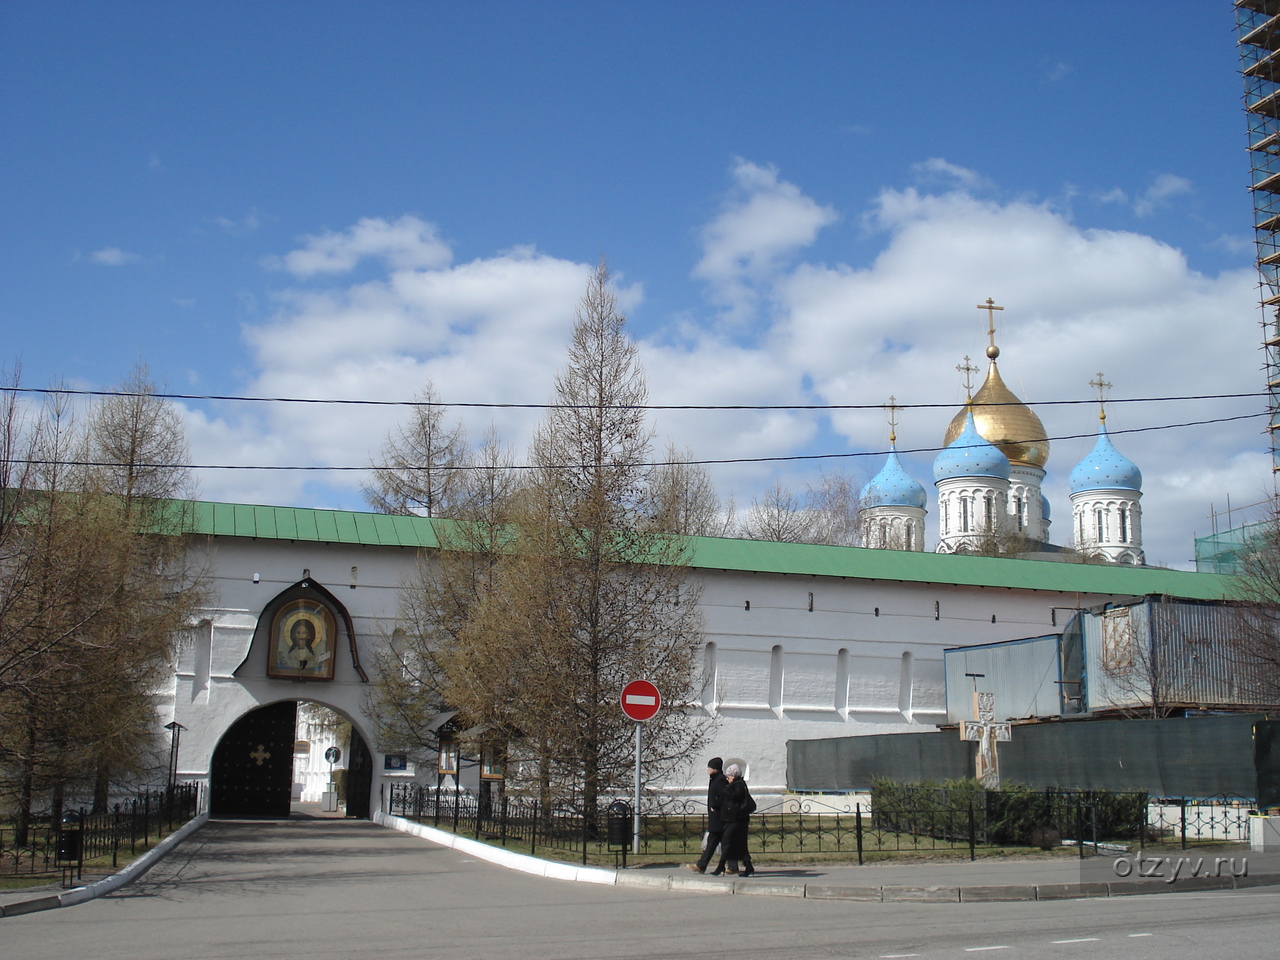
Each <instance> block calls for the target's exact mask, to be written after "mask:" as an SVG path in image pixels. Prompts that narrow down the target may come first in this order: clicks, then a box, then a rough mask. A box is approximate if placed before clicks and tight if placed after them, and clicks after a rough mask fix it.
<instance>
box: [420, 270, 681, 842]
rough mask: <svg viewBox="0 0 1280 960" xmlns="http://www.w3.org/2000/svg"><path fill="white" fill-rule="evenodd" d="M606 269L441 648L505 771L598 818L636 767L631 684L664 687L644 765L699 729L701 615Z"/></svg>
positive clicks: (662, 766) (455, 696) (463, 703)
mask: <svg viewBox="0 0 1280 960" xmlns="http://www.w3.org/2000/svg"><path fill="white" fill-rule="evenodd" d="M609 280H610V278H609V273H608V270H607V269H606V268H605V266H604V265H603V264H601V265H600V266H599V267H598V268H597V270H596V271H595V273H594V274H593V275H592V277H591V279H590V280H589V282H588V284H587V292H586V295H585V296H584V297H583V299H582V301H581V302H580V305H579V309H578V313H577V318H576V323H575V326H574V331H573V336H572V341H571V343H570V347H569V358H568V363H567V365H566V367H565V368H564V370H563V371H562V372H561V374H560V375H559V376H558V377H557V379H556V387H555V400H556V405H555V406H554V407H553V408H552V409H551V410H550V411H549V413H548V414H547V418H546V420H545V421H544V423H543V424H542V426H541V427H540V428H539V429H538V431H537V434H536V435H535V438H534V441H533V445H532V450H531V454H530V461H531V464H532V467H533V470H532V477H531V478H530V480H529V482H528V483H527V484H526V485H525V487H524V488H523V489H522V490H521V491H520V492H519V493H518V495H516V496H515V497H513V498H512V501H511V507H510V509H509V511H508V514H507V516H508V521H507V523H506V525H505V527H504V534H503V536H504V538H505V539H504V542H503V543H501V545H500V548H499V549H498V551H497V552H496V554H495V556H494V560H495V562H494V563H493V564H492V565H491V566H489V567H486V568H485V571H484V577H485V579H484V580H483V589H480V590H476V591H474V593H473V597H472V599H471V601H470V602H469V604H468V605H467V607H466V610H465V612H464V613H463V614H462V615H461V616H460V617H459V618H458V619H457V620H456V621H454V622H456V623H457V624H458V629H457V631H456V636H455V637H453V638H451V639H452V640H453V642H452V643H450V644H448V645H446V646H445V647H444V648H443V649H442V651H441V653H440V657H441V662H442V663H443V665H444V672H445V689H444V691H443V693H444V696H445V699H446V701H447V702H448V703H450V704H452V705H453V706H454V707H456V708H458V709H459V710H460V711H461V712H462V714H463V715H464V716H465V717H466V718H467V721H468V722H469V723H471V724H474V725H476V726H482V727H485V728H487V729H488V730H489V731H490V734H489V735H490V736H494V735H497V734H500V735H501V736H503V737H506V738H507V739H508V743H509V748H508V749H509V755H510V757H511V759H512V760H513V761H515V763H514V764H513V766H512V768H511V773H512V774H513V775H514V777H515V778H517V779H519V778H524V779H526V780H527V781H529V782H531V783H536V785H537V786H538V788H539V790H540V792H541V793H542V796H543V797H544V799H546V798H548V797H549V796H550V795H551V794H552V792H556V793H558V794H561V795H564V794H565V793H566V791H567V792H568V795H572V796H575V797H576V798H578V799H579V800H580V801H581V803H582V806H583V810H584V814H585V815H586V816H587V817H588V818H589V819H592V820H593V819H594V817H595V816H596V812H597V805H598V801H599V797H600V796H601V792H602V791H604V790H607V789H609V788H611V787H613V786H620V785H621V784H622V783H623V782H625V778H626V776H627V771H628V769H629V765H630V764H629V759H628V758H629V754H630V749H631V746H630V745H631V742H632V735H633V725H632V724H631V722H630V721H628V720H626V718H625V717H624V715H623V714H622V712H621V710H620V709H619V706H618V695H619V692H620V690H621V688H622V687H623V686H624V685H625V683H626V682H627V681H629V680H632V679H635V678H636V677H647V678H648V679H650V680H652V681H653V682H655V683H656V684H657V685H658V687H659V689H661V690H662V691H663V694H664V697H666V698H667V701H666V704H667V705H666V708H665V709H664V710H663V711H662V712H661V713H660V714H659V716H658V717H657V718H655V719H654V720H653V721H650V722H649V723H648V724H647V725H646V730H645V733H646V736H645V742H646V750H647V753H648V760H647V763H648V764H649V767H648V769H649V770H650V772H651V774H653V775H659V774H660V773H662V772H663V771H665V770H667V769H670V767H671V766H672V765H673V764H674V763H676V762H678V761H680V760H682V759H683V758H684V757H686V756H687V755H688V751H689V750H691V749H696V748H697V747H698V745H699V744H700V742H701V740H702V738H703V737H704V736H705V732H706V728H705V725H704V724H703V723H702V722H700V721H698V720H697V719H696V718H695V716H694V713H693V710H692V699H691V697H692V696H694V695H695V692H696V691H695V690H694V687H695V686H696V683H695V673H696V671H697V668H698V666H699V662H700V661H699V652H700V649H701V623H700V618H699V615H698V610H697V602H696V601H697V591H696V588H695V587H694V585H693V584H692V583H691V582H690V580H689V578H688V570H687V567H686V565H685V564H686V560H687V557H686V550H687V543H686V541H685V540H684V539H683V538H681V537H679V536H677V535H675V534H673V533H670V532H667V531H665V530H662V529H658V528H656V526H655V524H654V523H653V522H652V519H651V518H652V510H651V507H652V504H653V503H654V502H655V499H661V498H656V497H655V492H654V487H655V477H654V474H653V471H652V469H651V468H649V467H647V466H645V464H646V463H647V462H648V460H649V450H650V444H651V440H652V431H651V429H650V428H649V426H648V425H647V423H646V421H645V414H644V411H643V407H644V405H645V403H646V400H647V390H646V388H645V384H644V379H643V375H642V373H641V371H640V368H639V365H638V362H637V359H636V348H635V345H634V344H633V343H632V342H631V340H630V339H629V338H628V337H627V335H626V332H625V319H624V318H623V316H622V315H621V314H620V313H619V312H618V310H617V305H616V302H615V299H614V295H613V292H612V289H611V286H610V282H609ZM666 503H667V507H666V509H668V511H669V512H670V515H675V514H676V513H677V512H678V510H677V507H676V505H674V504H672V503H671V502H670V499H669V498H668V500H667V501H666Z"/></svg>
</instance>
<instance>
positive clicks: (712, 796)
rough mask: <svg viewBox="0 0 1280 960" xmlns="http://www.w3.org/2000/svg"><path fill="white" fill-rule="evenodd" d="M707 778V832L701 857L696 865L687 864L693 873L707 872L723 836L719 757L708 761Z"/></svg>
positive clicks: (721, 769)
mask: <svg viewBox="0 0 1280 960" xmlns="http://www.w3.org/2000/svg"><path fill="white" fill-rule="evenodd" d="M707 776H708V777H709V778H710V779H709V780H708V782H707V832H706V833H705V834H703V837H702V856H700V857H698V862H697V863H691V864H689V869H690V870H692V871H694V872H695V873H706V872H707V864H709V863H710V862H711V858H712V857H713V856H714V855H715V852H716V847H719V846H721V845H722V838H723V836H724V823H723V820H722V818H721V816H720V803H721V796H720V795H721V794H722V793H723V792H724V785H725V777H724V761H723V760H721V759H720V758H719V757H712V758H711V759H710V760H708V761H707Z"/></svg>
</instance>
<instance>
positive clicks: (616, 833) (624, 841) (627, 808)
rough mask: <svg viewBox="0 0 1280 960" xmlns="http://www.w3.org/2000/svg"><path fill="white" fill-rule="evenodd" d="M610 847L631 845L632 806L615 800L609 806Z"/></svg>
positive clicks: (623, 801)
mask: <svg viewBox="0 0 1280 960" xmlns="http://www.w3.org/2000/svg"><path fill="white" fill-rule="evenodd" d="M608 833H609V846H611V847H625V846H628V845H629V844H630V843H631V804H629V803H627V802H626V801H625V800H615V801H613V803H611V804H609V830H608Z"/></svg>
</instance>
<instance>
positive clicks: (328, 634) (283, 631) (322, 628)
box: [267, 599, 338, 680]
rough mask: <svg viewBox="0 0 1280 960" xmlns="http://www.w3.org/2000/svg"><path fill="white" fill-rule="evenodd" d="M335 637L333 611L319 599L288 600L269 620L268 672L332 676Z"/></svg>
mask: <svg viewBox="0 0 1280 960" xmlns="http://www.w3.org/2000/svg"><path fill="white" fill-rule="evenodd" d="M337 639H338V627H337V622H336V621H335V620H334V616H333V612H332V611H330V609H329V608H328V607H327V606H325V605H324V604H323V603H320V602H319V601H318V600H310V599H300V600H290V601H289V602H288V603H286V604H285V605H284V606H282V607H281V608H280V609H279V610H277V611H276V615H275V616H274V617H273V618H272V620H271V653H270V656H269V657H268V659H267V676H268V677H283V678H291V679H299V680H332V679H333V666H334V655H333V653H334V645H335V643H336V641H337Z"/></svg>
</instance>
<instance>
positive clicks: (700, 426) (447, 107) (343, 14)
mask: <svg viewBox="0 0 1280 960" xmlns="http://www.w3.org/2000/svg"><path fill="white" fill-rule="evenodd" d="M1139 12H1140V11H1138V10H1137V9H1135V8H1134V7H1132V6H1131V5H1117V4H1114V3H1092V2H1077V3H1065V4H1058V5H1033V4H1025V3H1001V2H984V3H981V4H963V5H962V4H954V3H945V4H944V3H918V4H911V5H900V4H883V3H867V2H841V3H822V2H811V3H805V4H781V3H750V2H747V3H732V4H730V3H695V4H689V3H669V4H668V3H637V4H631V5H626V6H624V5H609V4H599V3H473V4H438V3H375V4H333V3H272V4H257V3H236V2H222V3H218V4H193V3H176V2H169V3H163V4H161V3H130V4H119V3H93V2H84V3H58V2H50V3H39V4H37V3H9V4H5V5H3V6H0V130H3V134H0V135H2V136H3V137H4V147H5V149H3V150H0V198H2V199H0V209H3V211H4V218H5V226H6V229H5V236H6V238H7V243H6V244H5V246H6V255H5V256H4V257H3V258H0V282H2V283H3V290H4V291H5V296H4V298H3V302H2V303H0V317H3V329H4V347H3V359H4V360H5V361H6V362H13V361H15V360H20V361H21V363H22V366H23V369H24V379H25V381H26V383H27V384H28V385H36V386H43V385H45V384H47V383H49V382H51V381H53V380H55V379H58V378H62V379H64V380H66V381H67V382H68V383H71V384H73V385H77V386H84V387H91V388H92V387H104V386H109V385H110V384H112V383H113V382H115V381H117V380H119V379H120V377H122V376H123V375H124V373H125V372H126V371H127V369H128V367H129V366H130V365H131V364H132V363H133V362H134V360H135V359H137V358H138V357H139V356H141V357H142V358H144V359H145V360H146V361H147V363H148V364H149V365H150V367H151V369H152V371H153V373H154V374H155V376H156V377H157V378H158V379H160V380H163V381H165V382H167V384H168V386H169V387H170V388H171V389H173V390H175V391H181V392H193V393H214V394H233V395H275V396H332V397H348V398H377V399H408V398H409V397H410V396H411V395H412V394H413V393H414V392H416V391H417V390H418V389H419V388H420V387H421V386H422V384H423V382H424V381H425V380H426V379H427V378H428V377H430V378H431V379H433V380H434V381H435V382H436V385H437V389H438V390H439V392H440V393H441V394H442V396H443V397H444V398H445V399H449V400H460V401H465V400H477V401H490V400H511V401H533V402H537V401H541V400H545V399H547V397H548V396H549V393H550V388H551V381H552V377H553V375H554V372H555V369H556V367H557V366H558V364H559V363H560V362H561V359H562V357H563V346H564V343H565V339H566V336H567V332H568V324H569V323H570V322H571V319H572V307H573V301H574V299H576V296H577V295H578V293H579V292H580V290H581V288H582V280H583V277H584V276H585V271H586V270H587V269H588V267H589V266H590V264H592V263H593V262H594V261H595V260H596V259H597V258H598V257H599V256H600V255H601V254H604V255H606V256H607V257H608V259H609V262H610V264H611V266H612V267H613V268H614V270H615V271H616V272H617V274H618V278H619V284H620V291H621V293H622V299H623V302H624V303H625V305H626V306H627V310H628V314H629V316H630V318H631V324H632V330H633V333H634V334H635V335H636V336H637V338H638V339H640V340H641V342H642V349H643V353H644V357H645V362H646V367H647V369H648V371H649V375H650V382H651V389H652V393H653V398H654V400H655V401H656V402H663V403H681V402H691V403H814V402H816V403H823V402H826V403H878V402H882V401H883V400H884V399H885V398H886V397H887V396H888V394H890V393H893V394H894V395H895V396H897V398H898V399H899V401H902V402H908V403H912V402H915V403H926V402H956V401H959V400H961V399H962V398H963V391H962V390H961V388H960V386H959V377H958V375H957V374H956V373H955V371H954V366H955V364H956V363H958V362H960V358H961V357H962V356H963V355H964V354H966V353H969V354H970V355H972V356H975V357H976V356H980V354H981V351H982V348H983V346H984V345H985V337H984V335H983V334H984V329H985V327H984V324H983V322H982V317H983V315H981V314H979V313H978V311H976V310H974V306H975V305H976V304H977V303H979V302H981V301H982V300H984V299H985V298H986V297H988V296H992V297H994V298H995V299H996V301H997V302H998V303H1002V304H1004V305H1005V306H1006V308H1007V309H1006V311H1005V313H1004V314H1003V316H1002V322H1004V323H1005V328H1004V329H1003V330H1002V332H1001V336H1000V342H1001V346H1002V348H1003V349H1004V354H1003V356H1002V360H1001V369H1002V372H1003V373H1004V375H1005V378H1006V380H1007V381H1008V382H1009V384H1010V386H1011V387H1013V389H1014V390H1015V391H1017V392H1019V394H1020V396H1022V397H1023V398H1024V399H1028V400H1060V399H1077V398H1083V397H1086V396H1088V395H1089V388H1088V387H1087V381H1088V380H1089V379H1091V378H1092V377H1093V375H1094V374H1095V373H1096V372H1097V371H1099V370H1102V371H1103V372H1105V373H1106V374H1107V379H1108V380H1110V381H1111V382H1112V383H1114V384H1115V389H1114V391H1113V393H1114V395H1115V396H1117V397H1137V396H1174V395H1184V394H1200V393H1226V392H1244V391H1246V390H1251V389H1254V388H1256V387H1258V386H1259V385H1260V382H1261V378H1260V376H1259V374H1258V372H1257V367H1258V364H1259V360H1260V358H1259V356H1258V354H1257V352H1256V350H1255V346H1256V343H1257V340H1258V336H1257V328H1256V323H1257V320H1258V313H1257V310H1256V306H1255V303H1254V299H1255V296H1256V295H1255V292H1254V286H1253V285H1254V282H1255V278H1254V275H1253V273H1252V272H1251V269H1250V263H1251V232H1252V231H1251V222H1252V221H1251V213H1250V206H1249V197H1248V193H1247V190H1246V189H1245V187H1246V184H1247V181H1248V169H1247V160H1246V155H1245V150H1244V143H1245V129H1244V128H1245V124H1244V119H1243V114H1242V110H1241V106H1240V99H1241V96H1240V95H1241V83H1240V79H1239V76H1238V74H1237V73H1236V69H1237V60H1236V50H1235V42H1234V41H1235V34H1234V25H1233V16H1232V10H1231V6H1230V4H1229V3H1228V2H1226V0H1223V2H1220V3H1216V4H1215V3H1204V2H1203V0H1196V2H1192V0H1186V2H1168V3H1163V4H1161V5H1159V10H1158V14H1157V13H1154V12H1150V11H1148V12H1147V14H1146V15H1145V16H1139V15H1138V14H1139ZM1257 408H1258V401H1235V402H1221V401H1219V402H1214V403H1183V404H1144V405H1137V404H1135V405H1122V406H1119V407H1117V408H1116V409H1114V410H1113V412H1112V414H1111V416H1110V418H1109V421H1108V423H1109V425H1110V426H1111V427H1112V429H1113V430H1121V429H1124V428H1125V427H1140V426H1152V425H1159V424H1165V423H1174V422H1181V421H1185V420H1192V419H1207V418H1210V417H1220V416H1230V415H1235V414H1240V413H1248V412H1252V411H1253V410H1255V409H1257ZM185 409H186V410H187V413H188V429H189V433H190V437H191V441H192V445H193V451H194V455H195V458H196V460H197V461H198V462H204V463H215V462H216V463H317V464H338V465H349V464H351V465H353V464H361V463H365V462H367V461H368V460H369V458H370V457H371V456H373V455H375V454H376V449H377V445H378V439H379V438H380V437H381V436H382V435H383V434H385V432H386V431H387V430H388V429H390V428H391V427H392V426H394V414H393V413H389V412H387V411H385V410H381V411H366V410H354V411H342V412H337V413H332V414H326V415H325V416H323V417H317V416H316V414H315V413H314V411H313V410H312V411H307V410H298V409H296V408H295V409H275V408H260V407H251V406H247V405H243V404H240V405H237V404H225V403H224V404H217V403H195V402H192V403H187V404H185ZM1041 415H1042V418H1043V419H1044V420H1045V422H1046V426H1047V427H1048V429H1049V433H1050V435H1051V436H1066V435H1069V434H1081V433H1083V434H1088V433H1091V432H1092V430H1093V429H1094V427H1095V426H1096V418H1095V417H1094V416H1093V413H1092V411H1088V410H1086V409H1085V408H1082V407H1065V408H1049V409H1048V410H1042V411H1041ZM489 419H490V417H489V415H488V414H484V415H483V416H480V415H469V417H468V420H469V422H468V426H469V427H470V428H471V429H472V431H473V432H474V433H476V434H478V433H479V432H480V431H481V430H482V429H483V428H484V426H485V425H486V423H487V421H488V420H489ZM493 419H494V421H495V423H496V424H497V426H498V427H499V428H500V429H501V430H502V431H503V432H504V433H505V434H506V435H507V436H508V437H509V439H510V440H511V441H512V442H513V443H514V444H516V445H517V446H521V445H522V444H523V442H524V440H525V438H526V437H527V435H528V431H529V430H530V429H531V427H532V425H533V418H532V417H531V416H530V415H516V414H500V415H496V416H494V418H493ZM949 419H950V413H949V412H946V411H938V410H934V411H927V410H923V411H908V412H907V413H906V414H905V415H904V417H903V424H902V427H901V428H900V430H899V436H900V445H901V446H904V447H908V448H912V447H931V446H935V445H936V444H937V443H938V441H939V439H940V437H941V433H942V431H943V429H944V428H945V426H946V423H947V421H948V420H949ZM657 426H658V429H659V431H660V433H661V434H662V435H663V436H664V437H671V438H672V439H673V440H674V442H676V443H677V444H678V445H680V446H684V447H688V448H689V449H690V450H691V451H692V452H693V453H694V454H695V455H696V456H699V457H708V458H710V457H717V458H719V457H754V456H785V455H789V454H796V453H818V452H844V451H867V450H880V449H883V447H884V444H885V438H886V430H885V427H884V423H883V417H882V416H880V415H879V414H856V415H855V414H846V415H838V416H835V417H832V418H825V417H820V416H819V417H814V416H810V415H802V414H771V415H761V414H752V415H746V414H735V415H732V416H730V415H725V414H699V415H692V414H686V415H675V414H664V415H660V416H658V417H657ZM1261 426H1262V424H1261V422H1259V421H1257V420H1249V421H1242V422H1239V423H1235V424H1229V425H1225V426H1217V427H1201V428H1187V429H1182V430H1172V431H1157V432H1152V433H1149V434H1137V435H1132V436H1130V437H1128V438H1126V437H1125V436H1124V435H1122V434H1118V435H1116V437H1115V439H1116V443H1117V446H1119V447H1120V448H1121V449H1122V450H1124V451H1125V452H1126V453H1128V454H1129V455H1130V456H1131V457H1132V458H1133V459H1134V460H1135V461H1137V462H1138V463H1139V465H1140V466H1141V467H1142V469H1143V472H1144V475H1145V476H1146V477H1147V485H1146V487H1145V490H1146V500H1145V504H1146V511H1147V513H1146V516H1147V537H1148V555H1149V558H1150V559H1151V560H1153V561H1157V562H1166V563H1172V564H1178V565H1182V564H1184V563H1185V561H1186V560H1187V558H1189V557H1190V550H1191V546H1190V542H1191V535H1192V533H1193V532H1194V533H1199V534H1203V533H1205V532H1207V527H1208V521H1207V520H1206V519H1205V516H1206V515H1207V513H1208V511H1209V505H1210V504H1211V503H1214V504H1217V505H1218V506H1219V507H1221V506H1222V505H1223V503H1224V501H1225V498H1226V497H1227V496H1230V497H1231V498H1232V500H1233V501H1235V502H1237V503H1240V502H1251V501H1255V500H1257V499H1259V498H1260V497H1261V495H1262V494H1263V492H1264V490H1265V488H1266V485H1267V483H1268V482H1269V480H1268V473H1267V469H1266V456H1265V452H1264V441H1263V438H1262V436H1261V434H1260V433H1259V431H1260V429H1261ZM1090 445H1091V441H1089V440H1087V439H1079V440H1069V441H1062V442H1060V443H1059V444H1056V445H1055V447H1054V453H1053V457H1052V460H1051V462H1050V465H1049V473H1050V477H1049V480H1048V481H1047V489H1048V490H1049V494H1050V496H1051V497H1052V498H1053V502H1054V507H1055V516H1057V517H1058V518H1060V522H1059V523H1058V524H1057V526H1056V527H1055V539H1058V540H1062V539H1065V538H1066V536H1067V531H1066V530H1065V529H1060V528H1065V527H1066V526H1067V524H1066V523H1065V522H1062V518H1065V517H1066V516H1067V512H1068V511H1067V506H1068V504H1067V500H1066V489H1065V478H1066V475H1067V473H1068V472H1069V470H1070V467H1071V466H1072V465H1073V464H1074V463H1075V462H1076V460H1078V459H1079V458H1080V457H1081V456H1083V455H1084V453H1085V452H1087V450H1088V449H1089V446H1090ZM931 459H932V455H920V456H917V457H914V458H908V466H909V468H910V469H911V470H912V471H913V473H915V475H916V476H917V477H918V478H920V479H921V480H922V481H924V482H926V484H927V483H928V479H929V465H930V462H931ZM878 465H879V464H878V462H875V463H869V462H864V461H856V462H854V463H852V464H850V467H849V468H850V470H852V471H853V472H855V473H858V472H860V471H861V472H866V471H868V470H869V471H870V472H874V469H875V468H877V467H878ZM812 469H816V467H812V466H806V465H804V464H801V465H788V466H786V467H785V468H784V467H763V466H753V467H743V466H739V467H726V468H721V469H719V470H718V471H717V473H716V479H717V482H718V484H719V485H720V487H721V490H722V492H723V493H726V494H731V495H732V496H733V497H734V498H735V499H736V501H737V502H738V504H739V506H745V505H746V504H749V502H750V500H751V498H752V496H753V495H754V494H755V493H758V492H759V491H760V490H762V489H763V488H764V487H765V486H767V485H768V484H769V483H770V482H772V481H773V479H775V478H777V477H781V478H782V479H783V480H785V481H786V482H788V483H792V484H795V485H797V486H803V484H804V482H805V481H806V479H811V477H812V474H811V472H806V471H811V470H812ZM201 488H202V492H203V494H204V495H205V496H207V497H211V498H218V499H237V500H245V501H262V502H277V503H280V502H283V503H301V504H311V505H325V506H346V507H358V506H359V505H360V502H361V501H360V497H359V493H358V489H357V480H356V478H353V477H350V476H347V477H328V478H327V479H321V478H319V477H315V476H312V477H309V478H306V477H298V476H296V475H293V476H288V475H279V474H276V475H268V474H248V475H228V474H226V473H218V472H212V471H211V472H207V473H205V474H203V475H202V476H201Z"/></svg>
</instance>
